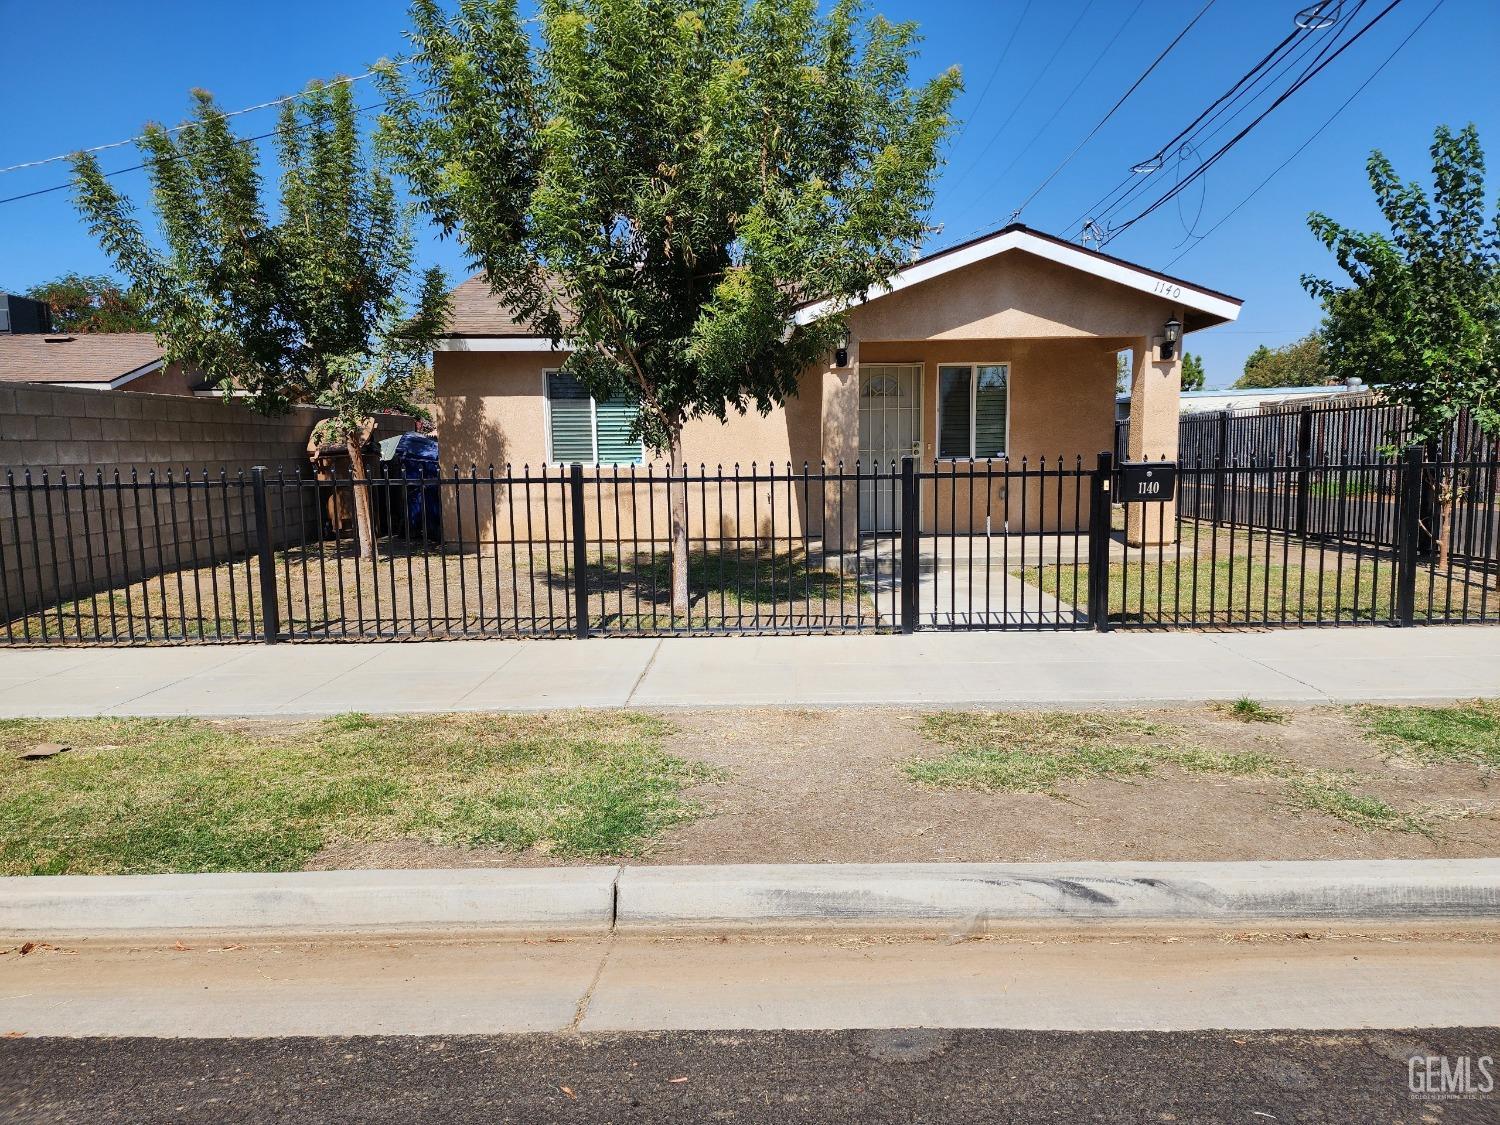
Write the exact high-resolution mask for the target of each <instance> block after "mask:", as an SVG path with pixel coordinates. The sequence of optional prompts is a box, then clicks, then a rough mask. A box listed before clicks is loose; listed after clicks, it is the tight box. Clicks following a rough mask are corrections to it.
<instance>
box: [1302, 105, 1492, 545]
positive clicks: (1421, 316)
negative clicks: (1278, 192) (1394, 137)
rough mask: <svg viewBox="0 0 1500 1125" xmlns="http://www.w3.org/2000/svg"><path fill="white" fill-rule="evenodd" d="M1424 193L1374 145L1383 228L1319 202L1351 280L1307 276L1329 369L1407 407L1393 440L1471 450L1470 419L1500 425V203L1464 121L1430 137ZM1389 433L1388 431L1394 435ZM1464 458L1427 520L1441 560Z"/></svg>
mask: <svg viewBox="0 0 1500 1125" xmlns="http://www.w3.org/2000/svg"><path fill="white" fill-rule="evenodd" d="M1431 153H1432V174H1433V182H1434V191H1433V195H1432V197H1431V198H1429V197H1428V194H1427V192H1426V191H1425V190H1424V189H1423V188H1422V186H1421V185H1419V184H1417V183H1416V182H1410V183H1402V182H1401V181H1400V180H1399V179H1398V178H1397V176H1396V171H1395V169H1394V168H1393V167H1392V166H1391V163H1390V161H1389V160H1387V159H1386V158H1385V156H1384V155H1382V154H1381V153H1380V152H1379V151H1378V150H1377V151H1375V152H1373V153H1371V155H1370V159H1369V162H1368V164H1367V165H1366V168H1367V170H1368V173H1369V178H1370V186H1371V188H1372V189H1374V192H1375V201H1376V203H1377V204H1378V205H1379V207H1380V211H1381V214H1382V215H1383V216H1384V218H1385V221H1386V223H1387V224H1388V225H1389V227H1390V233H1389V234H1386V233H1384V232H1379V231H1376V232H1368V233H1367V232H1363V231H1356V230H1352V229H1350V228H1349V227H1345V226H1342V225H1340V224H1339V223H1337V222H1335V221H1334V220H1333V219H1331V218H1329V217H1328V216H1327V215H1324V214H1321V213H1318V212H1314V213H1313V214H1312V215H1311V216H1309V218H1308V225H1309V226H1310V227H1311V228H1312V231H1313V233H1314V234H1315V235H1316V236H1317V237H1318V239H1319V241H1321V242H1322V243H1323V245H1324V246H1326V247H1327V248H1328V249H1329V250H1331V251H1332V252H1333V254H1334V256H1335V258H1336V259H1337V261H1338V264H1339V268H1340V269H1341V270H1343V271H1344V273H1345V274H1346V275H1347V277H1348V283H1347V284H1338V283H1335V282H1332V281H1327V280H1323V279H1321V278H1314V277H1304V278H1303V279H1302V284H1303V285H1304V286H1305V287H1306V289H1307V291H1308V292H1309V293H1311V294H1312V295H1313V296H1315V297H1317V298H1318V299H1319V300H1320V301H1321V302H1322V304H1323V312H1324V325H1323V335H1324V338H1325V340H1326V344H1327V347H1326V351H1327V357H1328V364H1329V367H1330V368H1331V369H1332V370H1333V372H1334V373H1335V374H1336V375H1338V376H1341V377H1342V376H1347V375H1358V376H1361V377H1362V378H1364V379H1365V380H1366V381H1367V382H1371V383H1373V382H1379V383H1381V384H1382V391H1383V393H1384V396H1385V398H1386V399H1388V400H1389V401H1391V402H1395V403H1399V404H1401V405H1404V406H1406V407H1409V408H1410V412H1411V422H1410V426H1409V429H1408V430H1407V432H1406V433H1405V434H1404V435H1400V437H1399V439H1398V440H1401V441H1403V442H1405V443H1407V444H1415V443H1420V444H1423V445H1426V446H1428V447H1429V448H1437V449H1441V450H1443V452H1444V453H1445V454H1446V455H1447V456H1448V457H1450V458H1451V459H1452V460H1454V461H1456V462H1463V461H1465V460H1467V459H1468V457H1469V453H1470V451H1469V448H1468V440H1469V436H1470V433H1471V430H1470V427H1468V426H1459V425H1456V423H1457V422H1458V421H1459V419H1460V416H1461V414H1463V413H1467V415H1468V416H1469V418H1470V419H1472V421H1473V423H1474V424H1475V425H1477V426H1478V428H1479V429H1481V430H1483V431H1484V432H1485V433H1488V434H1496V433H1500V208H1497V210H1496V212H1495V215H1494V217H1493V219H1487V217H1486V207H1485V197H1484V153H1483V151H1482V150H1481V148H1480V145H1479V133H1478V130H1476V129H1475V127H1474V126H1473V125H1472V124H1471V125H1467V126H1465V127H1464V128H1463V129H1462V130H1461V131H1460V132H1458V133H1457V134H1455V133H1453V132H1452V131H1450V130H1449V129H1448V128H1447V127H1446V126H1440V127H1439V128H1438V129H1437V131H1436V133H1435V135H1434V138H1433V143H1432V148H1431ZM1393 436H1395V435H1393ZM1466 476H1467V474H1466V473H1465V472H1464V470H1463V469H1462V468H1461V467H1459V468H1457V470H1456V471H1455V472H1452V473H1448V474H1444V475H1443V477H1442V480H1441V482H1435V483H1436V488H1437V491H1438V492H1439V494H1440V502H1441V506H1442V513H1443V514H1442V516H1441V520H1440V527H1439V528H1437V529H1429V530H1431V531H1432V532H1433V534H1434V537H1435V538H1436V540H1437V543H1438V555H1439V562H1440V565H1446V563H1447V548H1448V544H1447V536H1446V529H1447V528H1448V527H1450V526H1451V524H1452V519H1451V515H1452V508H1453V505H1454V503H1455V502H1456V501H1457V499H1458V497H1459V496H1460V495H1461V494H1462V493H1463V491H1464V490H1465V489H1466V488H1467V480H1466Z"/></svg>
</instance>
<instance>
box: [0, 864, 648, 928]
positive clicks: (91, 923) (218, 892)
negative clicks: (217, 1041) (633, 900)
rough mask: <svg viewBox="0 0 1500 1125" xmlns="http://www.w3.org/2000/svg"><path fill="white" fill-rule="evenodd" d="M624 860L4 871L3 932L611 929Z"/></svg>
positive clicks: (0, 889) (0, 893) (0, 892)
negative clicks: (443, 867)
mask: <svg viewBox="0 0 1500 1125" xmlns="http://www.w3.org/2000/svg"><path fill="white" fill-rule="evenodd" d="M618 874H619V869H618V868H616V867H543V868H501V869H485V868H475V869H469V870H457V871H421V870H413V871H300V872H291V873H286V874H265V875H263V874H248V873H246V874H212V875H113V876H110V875H105V876H72V875H60V876H38V877H33V878H25V877H12V878H3V879H0V937H7V938H13V939H14V938H38V937H48V938H54V939H55V938H70V937H115V936H119V937H125V936H129V935H132V934H173V933H187V932H194V931H197V932H210V931H211V932H214V933H226V934H243V935H245V936H252V935H255V934H277V935H283V934H319V933H349V932H356V933H365V932H368V933H434V932H449V931H454V930H459V931H462V930H485V931H501V932H504V931H518V932H527V933H537V932H554V931H592V932H596V933H605V932H608V930H609V929H610V927H611V926H612V925H613V921H614V885H615V879H616V877H617V875H618Z"/></svg>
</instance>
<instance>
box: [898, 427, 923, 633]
mask: <svg viewBox="0 0 1500 1125" xmlns="http://www.w3.org/2000/svg"><path fill="white" fill-rule="evenodd" d="M920 519H921V502H920V499H919V497H918V495H917V459H916V458H915V457H911V456H907V457H903V458H901V631H902V632H903V633H915V632H916V631H917V615H918V613H919V612H920V606H919V605H918V604H917V583H918V581H919V579H920V577H921V561H920V559H919V558H918V550H917V543H918V539H917V535H918V531H919V528H918V526H917V523H918V521H919V520H920Z"/></svg>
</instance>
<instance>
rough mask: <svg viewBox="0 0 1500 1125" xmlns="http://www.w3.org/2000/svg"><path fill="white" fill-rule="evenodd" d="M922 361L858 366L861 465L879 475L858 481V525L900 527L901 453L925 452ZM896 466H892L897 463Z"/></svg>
mask: <svg viewBox="0 0 1500 1125" xmlns="http://www.w3.org/2000/svg"><path fill="white" fill-rule="evenodd" d="M921 442H922V365H921V364H920V363H864V364H861V365H860V368H859V467H860V471H861V472H862V473H869V472H871V471H872V470H878V472H879V476H880V479H879V480H862V481H860V482H859V530H860V531H862V532H888V531H897V530H899V529H900V527H901V492H900V487H899V484H898V482H897V478H898V477H899V474H900V462H901V458H903V457H908V456H914V455H917V454H920V453H921ZM893 463H894V464H895V466H896V471H895V472H894V473H893V472H892V464H893Z"/></svg>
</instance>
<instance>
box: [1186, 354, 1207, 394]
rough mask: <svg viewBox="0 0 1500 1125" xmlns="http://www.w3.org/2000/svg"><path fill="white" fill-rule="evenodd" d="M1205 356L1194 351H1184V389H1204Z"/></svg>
mask: <svg viewBox="0 0 1500 1125" xmlns="http://www.w3.org/2000/svg"><path fill="white" fill-rule="evenodd" d="M1203 381H1204V374H1203V357H1202V356H1201V355H1194V354H1193V353H1192V352H1183V353H1182V389H1183V390H1185V391H1201V390H1202V389H1203Z"/></svg>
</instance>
